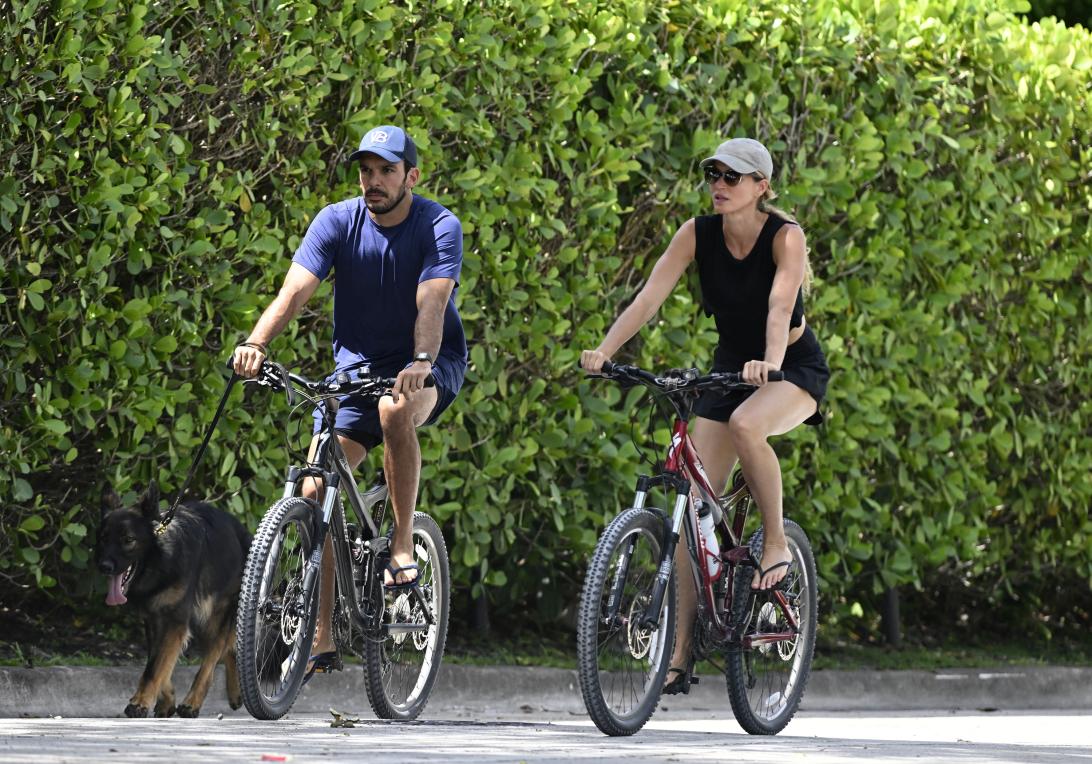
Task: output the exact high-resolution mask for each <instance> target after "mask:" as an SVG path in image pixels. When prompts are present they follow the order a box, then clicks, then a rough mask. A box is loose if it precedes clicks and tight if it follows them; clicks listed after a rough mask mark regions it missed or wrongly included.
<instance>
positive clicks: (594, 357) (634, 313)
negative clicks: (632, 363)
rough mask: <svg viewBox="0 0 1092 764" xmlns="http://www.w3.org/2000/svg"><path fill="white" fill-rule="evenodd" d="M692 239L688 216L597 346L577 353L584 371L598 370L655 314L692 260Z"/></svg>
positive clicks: (693, 240)
mask: <svg viewBox="0 0 1092 764" xmlns="http://www.w3.org/2000/svg"><path fill="white" fill-rule="evenodd" d="M696 241H697V239H696V237H695V234H694V220H693V219H691V220H688V221H686V222H685V223H683V224H682V226H681V227H680V228H679V230H678V231H676V232H675V236H674V237H672V239H671V243H670V244H668V245H667V249H666V250H665V251H664V253H663V254H662V255H660V259H659V260H657V261H656V265H655V267H654V268H653V269H652V275H651V276H649V277H648V282H647V283H646V284H645V285H644V287H643V288H642V289H641V291H640V292H639V293H638V294H637V297H636V298H634V300H633V302H632V303H630V305H629V307H627V308H626V309H625V310H623V311H622V315H620V316H618V319H617V320H616V321H615V322H614V325H613V326H611V328H610V331H608V332H607V336H606V337H604V338H603V341H602V342H600V343H599V347H597V348H596V349H595V350H585V351H583V352H582V353H581V354H580V365H581V366H583V367H584V369H585V370H586V371H590V372H592V373H598V372H599V371H601V370H602V368H603V363H604V362H605V361H609V360H610V358H611V356H613V355H614V354H615V353H616V352H618V348H620V347H622V345H624V344H626V342H627V341H628V340H629V339H630V338H631V337H632V336H633V335H634V334H636V333H637V332H638V331H639V330H640V328H641V327H642V326H644V325H645V324H646V323H648V321H649V319H651V318H652V317H653V316H654V315H655V314H656V311H658V310H659V309H660V306H661V305H663V304H664V300H666V299H667V296H668V295H669V294H671V290H672V289H674V288H675V285H676V284H677V283H679V279H680V278H682V275H683V273H684V272H685V271H686V268H687V266H689V265H690V263H691V262H692V261H693V259H694V247H695V245H696Z"/></svg>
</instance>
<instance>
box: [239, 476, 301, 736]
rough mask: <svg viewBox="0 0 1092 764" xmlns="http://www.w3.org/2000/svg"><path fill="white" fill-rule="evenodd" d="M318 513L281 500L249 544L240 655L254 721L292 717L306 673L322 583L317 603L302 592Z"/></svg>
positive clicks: (244, 689)
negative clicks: (292, 710)
mask: <svg viewBox="0 0 1092 764" xmlns="http://www.w3.org/2000/svg"><path fill="white" fill-rule="evenodd" d="M314 512H315V504H314V502H312V501H309V500H308V499H303V498H300V497H291V498H287V499H281V500H280V501H278V502H277V503H276V504H274V505H273V506H272V507H270V508H269V511H268V512H266V514H265V517H264V518H262V522H261V524H260V525H259V526H258V530H257V532H256V533H255V534H254V540H253V541H252V542H251V544H250V553H249V555H248V556H247V561H246V567H245V568H244V570H243V585H242V589H241V591H240V592H239V612H238V615H237V618H236V625H235V634H236V649H235V652H236V659H237V661H238V667H239V686H240V688H241V690H242V693H243V702H244V703H245V704H246V708H247V710H248V711H250V713H251V715H252V716H254V718H256V719H279V718H281V717H282V716H284V715H285V714H286V713H288V710H289V709H290V708H291V707H292V704H293V703H295V702H296V696H297V695H298V694H299V690H300V686H301V685H302V683H303V676H304V673H305V672H306V670H307V662H308V659H309V658H310V655H311V641H312V639H313V637H314V634H315V618H316V615H317V612H318V607H317V603H318V589H319V587H318V585H317V584H316V586H315V590H314V592H312V594H311V597H309V598H305V597H304V594H303V575H304V571H305V569H306V564H307V560H308V558H309V557H310V555H311V551H312V550H311V547H312V539H313V538H314V533H313V528H314ZM305 599H306V600H307V601H304V600H305Z"/></svg>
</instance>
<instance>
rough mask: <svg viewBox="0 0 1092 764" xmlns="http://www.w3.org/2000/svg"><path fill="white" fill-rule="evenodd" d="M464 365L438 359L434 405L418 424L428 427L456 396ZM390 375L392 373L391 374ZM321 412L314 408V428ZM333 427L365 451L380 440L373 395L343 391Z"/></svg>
mask: <svg viewBox="0 0 1092 764" xmlns="http://www.w3.org/2000/svg"><path fill="white" fill-rule="evenodd" d="M464 373H465V367H463V368H461V369H460V368H456V365H454V364H446V363H443V362H442V361H441V360H440V359H437V363H436V365H435V366H434V367H433V369H432V376H433V377H434V378H435V380H436V405H435V406H433V407H432V411H431V412H429V415H428V419H426V420H425V421H424V423H423V424H422V425H421V426H422V427H427V426H428V425H430V424H432V423H433V422H435V421H436V420H437V419H438V418H439V416H440V414H442V413H444V409H446V408H447V407H448V406H450V405H451V404H452V403H453V402H454V401H455V396H456V395H458V393H459V388H461V387H462V383H463V374H464ZM390 376H394V374H391V375H390ZM320 416H321V414H320V413H319V410H318V409H315V412H314V419H315V427H314V432H316V433H317V432H318V431H319V424H320ZM334 429H335V430H337V433H338V435H343V436H345V437H346V438H348V439H349V440H352V441H355V442H356V443H359V444H360V445H362V446H364V448H365V449H366V450H368V451H371V450H372V449H373V448H375V447H376V446H378V445H379V444H380V443H382V442H383V427H382V426H381V425H380V423H379V401H378V399H376V398H365V397H363V396H360V395H346V396H342V397H341V398H339V399H338V409H337V415H336V417H335V419H334Z"/></svg>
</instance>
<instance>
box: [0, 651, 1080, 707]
mask: <svg viewBox="0 0 1092 764" xmlns="http://www.w3.org/2000/svg"><path fill="white" fill-rule="evenodd" d="M141 669H142V666H139V665H135V664H134V665H131V666H119V667H108V668H88V667H78V668H76V667H73V668H65V667H58V668H35V669H22V668H0V717H20V716H63V717H95V716H99V717H107V716H118V715H120V714H121V712H122V710H123V709H124V708H125V704H126V703H127V702H128V699H129V697H130V696H131V695H132V694H133V692H134V690H135V689H136V685H137V680H138V679H139V676H140V672H141ZM196 670H197V667H196V666H179V667H178V668H177V669H176V670H175V675H174V686H175V692H176V694H177V696H178V699H179V700H181V698H182V697H183V696H184V695H185V692H186V690H187V689H188V687H189V683H190V682H191V681H192V679H193V675H194V673H195V672H196ZM331 707H333V708H337V709H339V710H341V711H344V712H346V713H350V714H360V715H362V716H368V717H370V711H369V707H368V700H367V696H366V694H365V691H364V681H363V671H362V669H361V668H360V667H359V666H356V665H351V666H346V670H345V671H343V672H338V673H333V674H326V675H319V676H316V677H315V678H314V680H313V681H312V682H311V683H310V684H309V685H308V686H307V687H305V688H304V689H303V691H302V692H301V694H300V697H299V699H298V700H297V701H296V704H295V706H294V707H293V711H296V712H299V713H326V712H327V710H328V709H329V708H331ZM1040 709H1065V710H1066V711H1067V712H1070V713H1072V712H1081V711H1087V712H1092V668H1053V667H1043V668H1039V667H1034V668H1005V669H999V670H996V671H987V670H941V671H935V672H934V671H816V672H813V673H812V675H811V678H810V680H809V682H808V688H807V691H806V693H805V695H804V701H803V704H802V706H801V710H802V711H804V712H816V711H821V712H829V711H856V712H867V711H876V712H887V711H911V710H932V711H955V710H961V711H974V710H1040ZM664 710H667V711H668V712H670V713H671V714H672V715H673V716H674V715H676V714H677V715H679V716H680V717H681V716H684V715H689V714H699V715H705V716H708V715H709V713H710V712H713V713H721V712H723V713H724V714H727V715H728V716H730V715H731V710H730V709H729V706H728V696H727V693H726V691H725V683H724V678H723V677H721V676H718V675H705V676H702V677H701V682H700V684H698V685H696V686H694V687H693V688H692V689H691V692H690V694H689V695H678V696H669V697H665V698H664V699H663V701H662V702H661V711H664ZM542 712H548V713H552V714H562V715H564V714H571V715H573V716H581V717H582V716H585V715H586V711H585V710H584V704H583V701H582V700H581V697H580V689H579V686H578V684H577V678H576V672H575V671H572V670H566V669H548V668H531V667H507V666H505V667H501V666H495V667H487V666H463V665H450V664H445V665H443V666H442V667H441V670H440V676H439V680H438V682H437V685H436V688H435V689H434V691H433V693H432V698H431V700H430V701H429V705H428V708H427V709H426V711H425V717H426V718H430V719H444V718H447V719H451V718H472V717H474V716H475V715H476V714H484V713H488V714H491V715H498V714H500V715H512V716H518V715H520V714H521V713H527V714H538V713H542ZM217 713H224V714H225V715H227V714H246V711H245V710H243V709H240V710H238V711H232V710H231V709H230V708H229V707H228V704H227V700H226V694H225V691H224V679H223V669H221V668H218V669H217V677H216V680H215V681H214V683H213V687H212V689H211V690H210V692H209V697H208V699H207V700H206V702H205V706H204V708H203V709H202V714H201V715H202V716H210V715H215V714H217Z"/></svg>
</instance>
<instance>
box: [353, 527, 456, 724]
mask: <svg viewBox="0 0 1092 764" xmlns="http://www.w3.org/2000/svg"><path fill="white" fill-rule="evenodd" d="M413 546H414V557H415V560H416V562H417V564H418V565H419V566H420V567H419V569H418V572H417V576H418V579H417V580H418V584H417V589H419V590H420V593H421V596H422V598H423V600H424V602H425V606H426V607H427V608H428V609H429V610H430V611H431V613H432V615H433V619H434V622H433V623H432V624H431V625H430V626H428V628H427V629H425V630H422V631H414V632H408V633H405V632H404V633H401V634H388V635H387V636H386V637H384V638H382V639H380V638H373V637H371V636H368V635H365V644H364V677H365V683H364V686H365V689H366V690H367V694H368V702H369V703H370V704H371V706H372V711H374V712H375V715H376V716H378V717H379V718H380V719H395V720H399V721H410V720H413V719H416V718H417V717H418V716H420V714H421V712H422V711H424V709H425V706H426V705H427V704H428V700H429V696H430V695H431V693H432V689H433V687H434V686H435V684H436V677H437V674H438V673H439V670H440V662H441V659H442V658H443V654H444V645H445V643H446V642H447V622H448V612H449V610H450V607H451V577H450V566H449V563H448V555H447V546H446V545H445V544H444V537H443V534H442V533H441V532H440V526H438V525H437V524H436V521H435V520H433V519H432V518H431V517H429V516H428V515H427V514H425V513H424V512H415V513H414V515H413ZM380 575H382V571H380ZM384 597H385V603H384V613H383V625H384V626H385V627H387V626H390V625H392V624H399V623H411V624H413V623H418V624H424V623H426V621H425V620H424V615H423V611H422V609H421V605H420V602H418V601H417V599H416V597H415V596H414V594H413V591H412V590H411V589H401V590H399V589H395V590H388V591H386V592H385V593H384Z"/></svg>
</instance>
